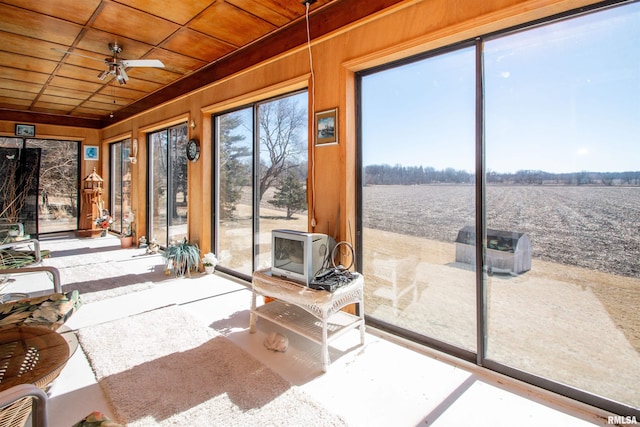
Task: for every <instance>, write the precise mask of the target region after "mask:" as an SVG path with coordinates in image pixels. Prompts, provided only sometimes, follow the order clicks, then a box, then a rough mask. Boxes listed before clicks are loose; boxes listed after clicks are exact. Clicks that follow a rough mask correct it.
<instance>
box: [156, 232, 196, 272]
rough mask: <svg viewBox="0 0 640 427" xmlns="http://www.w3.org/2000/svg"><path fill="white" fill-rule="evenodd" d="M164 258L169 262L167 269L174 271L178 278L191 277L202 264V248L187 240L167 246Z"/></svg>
mask: <svg viewBox="0 0 640 427" xmlns="http://www.w3.org/2000/svg"><path fill="white" fill-rule="evenodd" d="M163 256H164V257H165V259H166V260H167V269H170V270H171V271H173V272H174V273H175V275H176V277H184V276H185V275H188V276H189V277H191V271H192V270H197V269H198V265H199V264H200V248H198V245H196V244H193V243H189V241H187V239H186V238H185V239H183V240H182V241H180V242H178V243H174V244H172V245H169V246H167V248H166V249H165V250H164V251H163Z"/></svg>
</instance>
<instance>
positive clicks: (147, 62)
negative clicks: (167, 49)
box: [120, 59, 164, 68]
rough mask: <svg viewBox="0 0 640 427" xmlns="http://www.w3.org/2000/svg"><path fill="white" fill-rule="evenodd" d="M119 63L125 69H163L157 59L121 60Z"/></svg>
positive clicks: (162, 65)
mask: <svg viewBox="0 0 640 427" xmlns="http://www.w3.org/2000/svg"><path fill="white" fill-rule="evenodd" d="M120 62H121V63H122V65H123V66H125V67H156V68H164V64H163V63H162V61H160V60H159V59H123V60H122V61H120Z"/></svg>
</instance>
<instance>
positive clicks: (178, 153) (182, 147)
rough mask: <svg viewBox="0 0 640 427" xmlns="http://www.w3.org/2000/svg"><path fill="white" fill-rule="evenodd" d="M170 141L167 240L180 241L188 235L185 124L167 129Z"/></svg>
mask: <svg viewBox="0 0 640 427" xmlns="http://www.w3.org/2000/svg"><path fill="white" fill-rule="evenodd" d="M169 139H170V141H171V154H170V156H169V157H170V159H171V172H170V180H171V186H170V190H171V191H170V194H169V200H168V203H169V205H168V206H169V218H168V219H169V241H180V240H182V239H184V238H186V237H188V230H187V210H188V209H187V208H188V206H187V200H188V198H187V188H188V185H187V184H188V176H187V163H188V160H187V154H186V148H187V126H186V125H181V126H178V127H175V128H172V129H170V130H169Z"/></svg>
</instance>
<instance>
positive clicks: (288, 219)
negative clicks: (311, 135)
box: [256, 92, 309, 269]
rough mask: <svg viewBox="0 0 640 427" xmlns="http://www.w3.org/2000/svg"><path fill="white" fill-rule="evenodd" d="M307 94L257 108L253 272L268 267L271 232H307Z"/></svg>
mask: <svg viewBox="0 0 640 427" xmlns="http://www.w3.org/2000/svg"><path fill="white" fill-rule="evenodd" d="M307 109H308V101H307V92H304V93H299V94H296V95H292V96H288V97H286V98H280V99H277V100H274V101H269V102H265V103H263V104H260V105H258V123H259V129H258V137H259V141H260V174H259V182H258V203H257V210H258V213H259V216H258V218H260V220H259V222H258V229H259V232H258V233H257V235H258V242H256V243H257V245H256V246H257V250H258V253H257V254H256V260H257V261H256V269H263V268H268V267H271V231H272V230H274V229H278V228H287V229H290V230H301V231H307V229H308V222H307V152H308V149H307V147H308V144H307V141H308V130H307V128H308V117H309V116H308V111H307Z"/></svg>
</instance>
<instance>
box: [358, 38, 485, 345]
mask: <svg viewBox="0 0 640 427" xmlns="http://www.w3.org/2000/svg"><path fill="white" fill-rule="evenodd" d="M474 58H475V53H474V50H473V49H471V48H466V49H462V50H458V51H455V52H451V53H447V54H443V55H439V56H436V57H433V58H429V59H424V60H421V61H419V62H414V63H411V64H407V65H403V66H399V67H395V68H392V69H389V70H385V71H381V72H378V73H375V74H372V75H368V76H365V77H363V78H362V126H363V127H362V164H363V167H364V169H363V171H362V176H363V185H364V188H363V189H362V208H363V209H362V210H363V218H362V221H363V247H362V250H363V266H362V268H363V273H364V276H365V277H366V278H367V286H366V288H365V305H364V306H365V309H366V311H367V314H368V315H370V316H372V317H375V318H377V319H380V320H383V321H385V322H387V323H390V324H393V325H396V326H398V327H401V328H404V329H406V330H409V331H412V332H414V333H418V334H421V335H423V336H429V337H432V338H435V339H438V340H440V341H444V342H446V343H448V344H452V345H455V346H458V347H460V348H464V349H467V350H471V351H475V348H476V309H475V306H476V286H475V283H476V280H475V273H474V266H473V265H472V262H473V260H474V259H475V258H474V256H473V253H474V250H475V248H474V244H475V243H474V240H473V239H466V240H464V241H462V242H461V243H458V242H457V239H458V235H459V233H460V232H461V231H463V230H464V229H465V227H471V229H473V227H474V226H475V196H474V194H475V190H474V171H475V160H474V159H475V128H474V123H475V119H474V117H475V89H474V88H475V71H474V70H475V59H474ZM467 237H468V236H467ZM471 237H473V236H471Z"/></svg>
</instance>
